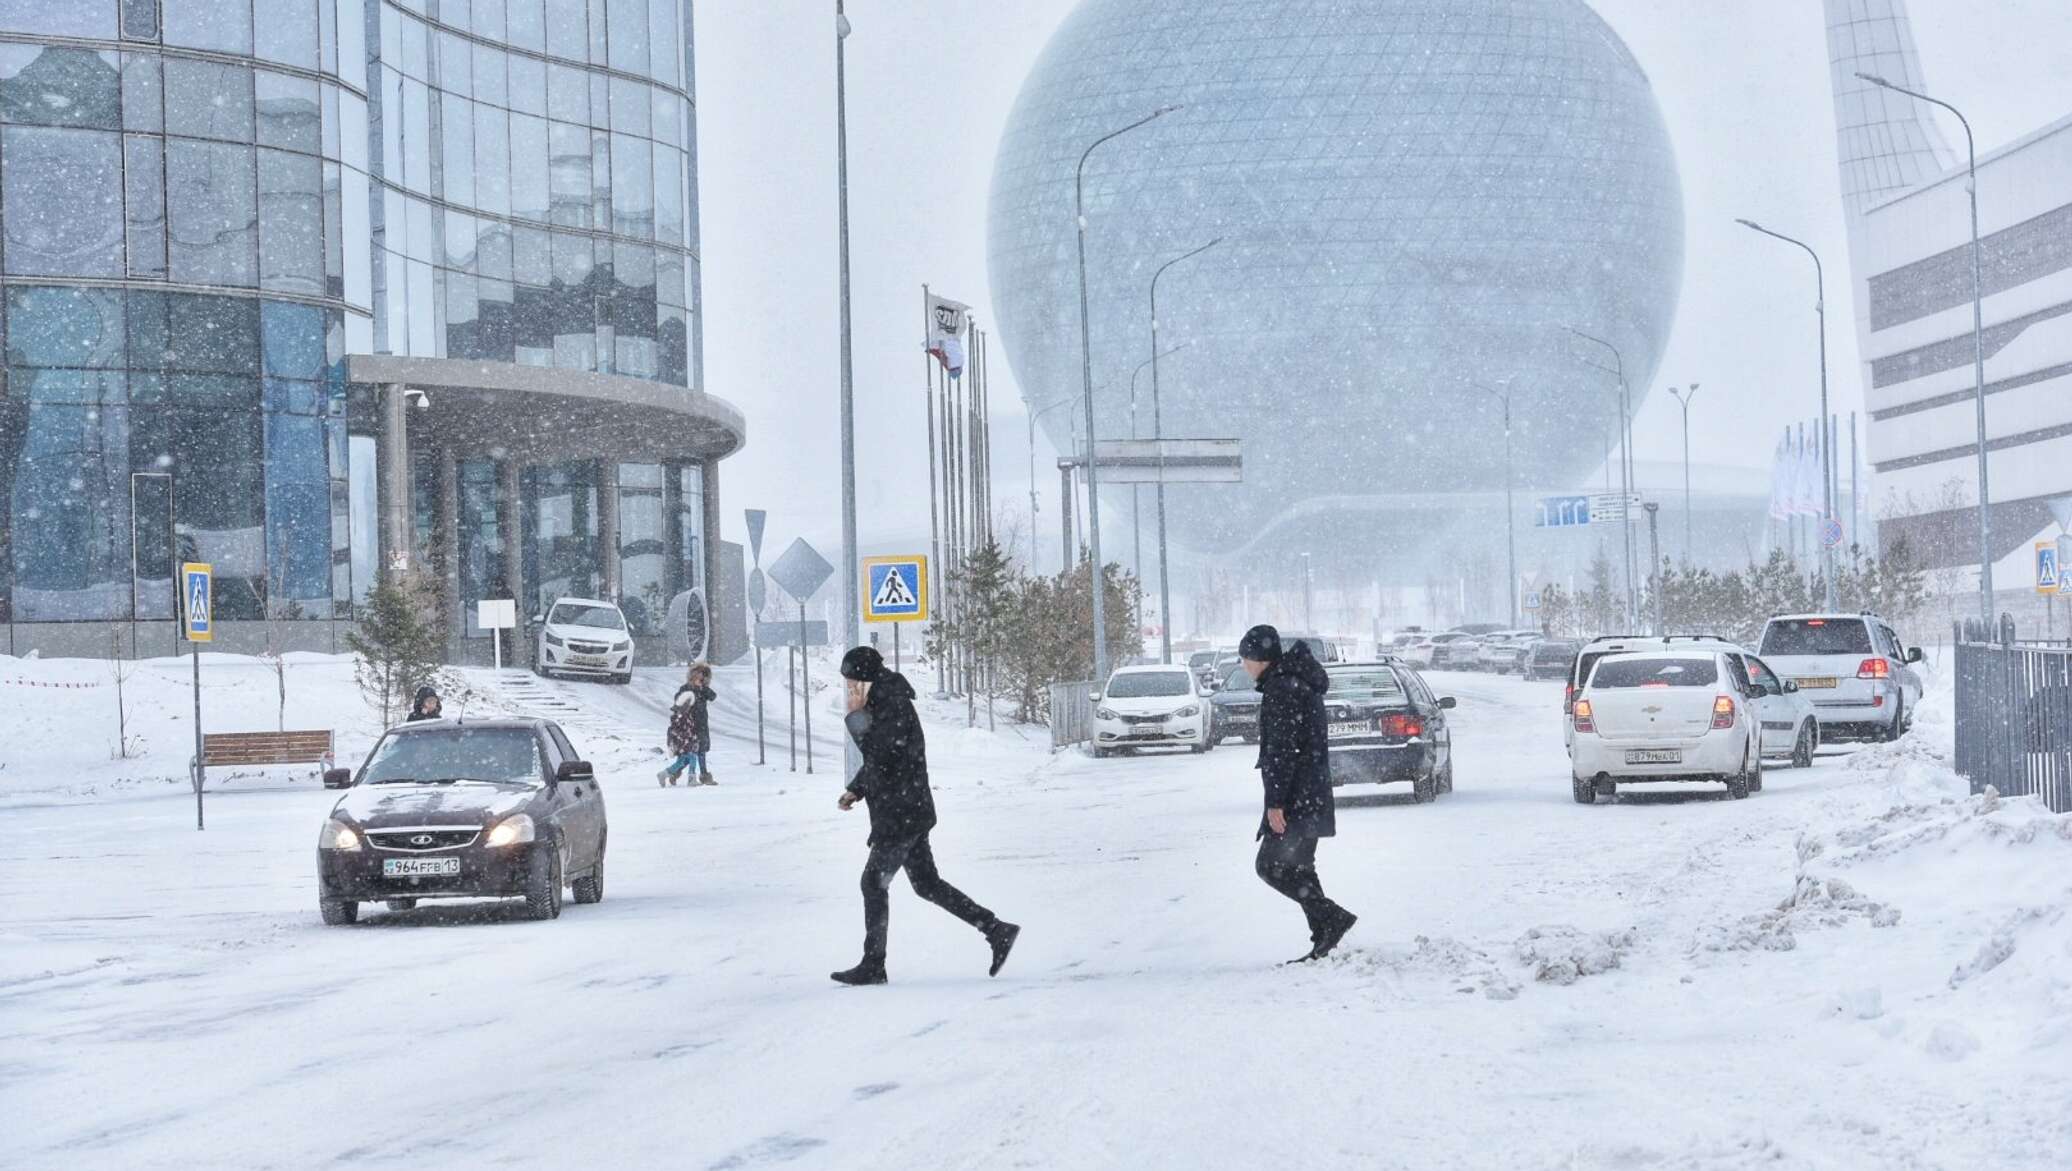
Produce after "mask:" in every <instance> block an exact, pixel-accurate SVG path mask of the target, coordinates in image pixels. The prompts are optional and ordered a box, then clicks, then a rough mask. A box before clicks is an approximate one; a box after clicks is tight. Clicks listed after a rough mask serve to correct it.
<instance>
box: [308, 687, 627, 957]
mask: <svg viewBox="0 0 2072 1171" xmlns="http://www.w3.org/2000/svg"><path fill="white" fill-rule="evenodd" d="M324 785H325V787H326V788H334V789H337V788H343V789H345V790H346V792H345V794H344V795H343V796H341V797H339V798H338V800H337V802H336V803H335V804H333V805H332V807H331V812H330V813H329V814H328V815H327V816H326V817H325V819H324V827H323V830H322V831H321V832H320V833H319V834H318V835H317V906H318V909H319V910H321V911H322V913H323V917H324V922H326V923H329V924H332V925H334V926H335V925H340V924H346V923H351V922H353V921H354V920H355V919H357V918H358V917H359V913H360V904H361V903H363V902H385V903H387V904H388V907H389V909H390V910H392V911H407V910H409V909H411V908H412V907H415V906H416V905H417V904H418V901H419V900H421V899H455V898H523V899H524V900H525V903H526V906H527V907H528V908H529V909H530V910H531V911H532V915H533V917H534V918H535V919H552V918H555V917H557V916H559V915H560V914H561V891H562V887H563V886H564V885H566V886H568V887H569V888H570V890H571V891H572V892H573V893H574V895H575V900H576V902H578V903H594V902H597V901H598V900H599V899H602V898H603V897H604V849H605V837H606V824H605V815H604V792H603V790H601V789H600V788H599V787H598V784H597V778H596V775H595V774H594V772H593V771H592V770H591V767H590V764H589V762H587V761H585V760H583V759H582V757H581V756H580V755H578V754H577V752H576V750H575V746H574V745H572V744H570V743H569V741H568V737H567V736H566V735H564V734H563V733H562V731H561V728H560V727H559V726H558V725H556V724H554V723H553V722H552V721H549V720H469V721H467V722H465V723H462V722H461V721H458V720H436V721H425V722H422V723H416V724H403V725H400V726H398V727H395V728H391V729H389V730H388V732H386V733H385V734H383V736H382V738H381V739H380V740H379V741H377V742H376V743H375V745H374V750H373V751H372V752H370V753H368V754H367V759H366V761H365V762H364V763H363V764H361V765H360V769H359V773H358V775H357V776H355V775H354V773H353V772H352V771H350V770H348V769H342V768H341V769H332V770H330V771H329V772H327V773H325V774H324Z"/></svg>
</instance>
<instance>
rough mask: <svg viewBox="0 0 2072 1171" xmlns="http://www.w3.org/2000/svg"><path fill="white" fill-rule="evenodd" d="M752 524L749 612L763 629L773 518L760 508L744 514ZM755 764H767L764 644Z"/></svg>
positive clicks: (758, 654)
mask: <svg viewBox="0 0 2072 1171" xmlns="http://www.w3.org/2000/svg"><path fill="white" fill-rule="evenodd" d="M742 515H743V516H744V517H746V519H747V521H748V556H749V560H750V562H751V564H753V565H754V566H755V568H754V569H752V570H750V571H749V574H748V611H749V613H750V614H752V615H754V623H753V626H751V629H753V628H754V627H755V626H761V625H762V621H763V603H764V602H766V601H768V600H769V599H768V592H769V591H768V588H767V587H766V586H765V585H764V584H763V525H764V523H765V522H766V521H768V520H769V519H770V514H769V513H767V512H765V511H763V510H762V509H760V508H749V509H744V510H742ZM754 649H755V762H756V763H757V764H763V763H765V758H764V753H763V644H762V640H761V639H757V640H756V642H755V646H754Z"/></svg>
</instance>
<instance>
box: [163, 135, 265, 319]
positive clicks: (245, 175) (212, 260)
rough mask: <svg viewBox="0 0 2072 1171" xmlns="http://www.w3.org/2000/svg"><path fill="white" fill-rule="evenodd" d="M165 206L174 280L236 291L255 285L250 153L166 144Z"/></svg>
mask: <svg viewBox="0 0 2072 1171" xmlns="http://www.w3.org/2000/svg"><path fill="white" fill-rule="evenodd" d="M166 205H167V207H166V210H167V223H168V227H169V236H170V247H169V249H168V252H169V259H170V261H171V265H170V268H171V271H172V276H173V279H174V280H178V281H185V282H189V283H193V284H204V285H229V286H232V287H236V288H250V287H252V286H253V285H255V284H257V283H258V250H259V247H258V246H259V224H258V220H259V209H258V199H257V197H256V195H255V194H254V191H253V167H252V148H251V147H248V146H233V145H228V144H224V143H213V142H188V141H185V140H182V139H169V140H167V142H166Z"/></svg>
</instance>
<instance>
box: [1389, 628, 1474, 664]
mask: <svg viewBox="0 0 2072 1171" xmlns="http://www.w3.org/2000/svg"><path fill="white" fill-rule="evenodd" d="M1467 637H1468V636H1467V635H1465V634H1462V633H1461V632H1460V631H1458V630H1446V631H1441V632H1440V633H1438V634H1428V635H1425V636H1424V637H1423V638H1420V639H1419V640H1417V641H1416V642H1414V643H1411V644H1410V645H1409V646H1407V647H1405V648H1403V651H1402V655H1403V659H1404V661H1405V662H1408V663H1410V664H1411V665H1413V666H1418V667H1434V666H1437V665H1438V664H1437V662H1436V661H1435V660H1437V659H1438V657H1439V648H1440V647H1442V646H1445V645H1447V644H1448V643H1454V642H1459V641H1460V640H1462V639H1464V638H1467Z"/></svg>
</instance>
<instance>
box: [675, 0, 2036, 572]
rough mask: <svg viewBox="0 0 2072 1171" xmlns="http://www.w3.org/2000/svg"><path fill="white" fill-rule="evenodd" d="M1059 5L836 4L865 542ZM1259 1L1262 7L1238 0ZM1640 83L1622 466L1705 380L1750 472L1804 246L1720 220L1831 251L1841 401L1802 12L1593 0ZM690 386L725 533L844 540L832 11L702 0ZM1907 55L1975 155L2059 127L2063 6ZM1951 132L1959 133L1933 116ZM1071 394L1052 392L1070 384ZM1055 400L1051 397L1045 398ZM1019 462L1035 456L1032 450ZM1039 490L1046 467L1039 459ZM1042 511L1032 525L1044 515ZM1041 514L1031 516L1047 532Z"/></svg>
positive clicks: (1705, 409) (1646, 447)
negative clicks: (1661, 178) (1917, 61)
mask: <svg viewBox="0 0 2072 1171" xmlns="http://www.w3.org/2000/svg"><path fill="white" fill-rule="evenodd" d="M1076 2H1077V0H849V5H848V8H849V18H850V21H851V23H852V24H853V26H854V34H853V35H852V36H851V37H850V39H849V43H848V68H849V86H848V96H849V169H850V203H849V210H850V230H851V234H852V242H851V264H852V279H853V282H854V286H853V288H854V292H853V302H852V303H853V313H854V328H855V372H856V397H857V411H858V437H857V445H858V452H859V461H860V462H859V473H858V500H859V512H860V516H861V521H860V526H861V543H862V545H863V546H864V548H865V551H870V550H871V549H872V548H873V547H875V546H881V545H882V544H883V543H884V542H886V541H888V540H889V541H893V542H895V543H897V542H899V541H901V540H908V539H910V538H911V537H912V536H913V535H914V534H917V533H918V534H925V533H926V531H927V523H928V497H927V487H926V485H927V454H926V447H925V442H926V435H925V425H924V415H923V410H924V400H923V396H922V389H921V388H922V369H923V367H922V362H923V358H922V355H921V353H920V348H919V346H920V337H921V321H920V317H921V310H920V287H921V285H922V283H923V282H926V283H928V284H930V285H931V286H933V287H934V289H935V290H936V291H937V292H940V293H943V294H945V295H948V296H952V297H955V298H957V299H959V300H963V301H967V302H970V303H971V304H972V305H973V306H974V307H975V311H976V313H977V315H978V317H979V318H980V320H981V322H982V324H983V323H990V321H991V320H992V318H993V314H992V313H991V311H990V308H989V302H990V298H991V289H990V288H989V287H988V284H987V279H986V256H985V241H986V218H985V217H986V194H987V189H988V187H989V184H990V180H991V175H992V164H993V151H994V145H995V143H996V142H997V140H998V137H999V133H1000V129H1001V127H1002V126H1003V125H1004V124H1005V122H1006V119H1007V114H1008V111H1009V109H1010V108H1011V107H1012V105H1013V102H1014V98H1015V94H1016V93H1017V91H1018V90H1019V88H1020V85H1021V81H1022V79H1023V77H1024V76H1025V75H1026V74H1027V72H1028V70H1029V68H1030V66H1031V65H1032V64H1033V63H1034V62H1035V59H1036V56H1037V54H1038V53H1039V52H1040V51H1041V50H1042V48H1043V45H1044V43H1045V42H1046V41H1047V40H1048V39H1049V36H1050V33H1051V32H1052V30H1054V29H1055V28H1056V27H1057V25H1058V24H1059V22H1061V21H1062V20H1063V19H1064V17H1065V15H1066V14H1067V13H1068V12H1070V11H1071V9H1072V8H1073V6H1074V5H1075V4H1076ZM1260 2H1261V3H1270V2H1271V0H1260ZM1592 6H1593V7H1594V8H1595V9H1596V10H1597V11H1598V13H1599V14H1600V15H1601V16H1603V17H1604V18H1605V20H1606V21H1608V22H1609V23H1610V24H1611V26H1612V27H1613V28H1614V29H1616V30H1617V31H1618V33H1619V35H1620V36H1622V37H1624V38H1625V40H1626V43H1627V44H1628V45H1629V46H1631V48H1632V49H1633V51H1634V53H1635V55H1636V56H1638V58H1639V59H1640V62H1641V64H1642V65H1643V66H1644V67H1645V68H1646V69H1647V71H1648V74H1649V77H1650V78H1651V79H1652V80H1653V83H1654V88H1655V94H1656V97H1657V100H1658V101H1659V102H1660V103H1661V106H1662V112H1663V116H1664V119H1665V120H1666V121H1667V123H1668V126H1669V132H1670V135H1671V137H1672V139H1673V140H1674V142H1675V146H1676V154H1677V163H1678V167H1679V169H1680V171H1681V175H1682V182H1683V193H1684V209H1685V224H1684V284H1683V293H1682V298H1681V300H1680V301H1679V304H1678V310H1677V320H1676V327H1675V331H1674V333H1673V335H1672V337H1671V340H1670V344H1669V348H1668V351H1667V353H1666V355H1665V357H1664V359H1663V363H1662V369H1661V371H1660V373H1659V374H1658V375H1657V377H1656V379H1655V391H1654V393H1653V394H1651V395H1649V396H1648V398H1647V400H1646V402H1645V404H1644V406H1643V407H1642V409H1641V411H1640V416H1639V421H1638V434H1637V438H1636V448H1637V451H1638V454H1639V456H1640V458H1641V459H1643V460H1647V459H1653V458H1660V459H1673V458H1676V455H1677V452H1678V446H1677V445H1678V443H1679V441H1680V440H1679V431H1678V420H1677V406H1676V404H1675V402H1674V401H1672V400H1671V399H1670V398H1669V396H1668V395H1666V394H1663V393H1661V388H1662V387H1663V386H1667V385H1671V384H1675V385H1679V386H1681V385H1687V384H1689V383H1691V382H1694V381H1695V382H1698V383H1700V384H1701V385H1702V389H1701V390H1700V391H1699V394H1698V397H1697V401H1696V404H1695V405H1694V406H1693V408H1692V432H1693V436H1694V439H1693V444H1694V452H1693V458H1694V459H1695V460H1698V461H1709V462H1720V463H1743V464H1746V465H1748V466H1750V467H1752V468H1757V469H1762V468H1765V467H1767V465H1768V460H1769V455H1770V451H1771V448H1772V447H1773V445H1774V443H1775V437H1776V433H1777V426H1778V423H1779V421H1781V420H1782V419H1785V418H1808V417H1810V416H1811V415H1812V413H1813V410H1814V408H1813V406H1812V405H1811V404H1813V403H1814V402H1815V401H1817V400H1816V399H1815V395H1816V393H1817V365H1816V349H1815V335H1814V322H1813V315H1812V305H1813V293H1812V289H1811V282H1810V276H1809V275H1808V273H1807V270H1806V263H1805V261H1804V259H1803V256H1802V255H1801V254H1797V253H1795V252H1794V251H1793V250H1791V249H1789V248H1787V247H1785V246H1784V245H1781V244H1776V243H1774V242H1772V241H1766V240H1764V239H1763V238H1761V237H1758V236H1755V235H1753V234H1752V233H1750V232H1748V231H1747V230H1746V229H1743V228H1741V227H1738V226H1737V225H1735V224H1734V222H1733V221H1734V217H1736V216H1747V217H1749V218H1751V219H1755V220H1757V221H1760V222H1762V223H1764V224H1766V225H1768V226H1771V227H1775V228H1778V229H1780V230H1783V231H1789V232H1793V233H1794V234H1797V235H1800V236H1802V237H1803V238H1805V239H1807V240H1809V241H1810V242H1811V243H1813V244H1814V246H1815V247H1817V248H1819V249H1820V251H1821V253H1822V255H1823V257H1824V258H1825V259H1826V260H1827V262H1828V268H1829V272H1830V274H1831V277H1830V289H1829V306H1828V307H1829V310H1830V312H1829V332H1828V345H1829V353H1830V363H1831V371H1832V392H1833V395H1834V400H1835V404H1836V408H1837V409H1838V410H1840V411H1842V412H1845V413H1846V412H1847V411H1849V410H1850V409H1852V408H1853V407H1856V406H1857V405H1858V404H1859V403H1860V402H1861V398H1862V390H1861V375H1860V373H1859V367H1858V365H1857V357H1856V353H1857V351H1856V337H1855V326H1854V320H1855V318H1854V313H1855V309H1854V306H1853V304H1851V302H1850V293H1849V284H1848V282H1847V281H1845V280H1842V279H1840V278H1839V275H1838V274H1842V273H1845V272H1846V265H1847V245H1846V239H1845V233H1844V227H1843V222H1842V208H1841V201H1840V198H1839V196H1838V194H1837V185H1836V177H1835V176H1836V170H1835V157H1834V116H1833V106H1832V103H1831V101H1830V97H1829V92H1828V81H1827V64H1826V63H1827V46H1826V39H1825V34H1824V26H1823V23H1822V17H1821V5H1820V4H1819V3H1818V2H1817V0H1732V2H1730V3H1724V4H1721V3H1696V2H1685V3H1675V4H1664V3H1662V2H1661V0H1593V4H1592ZM694 7H695V21H696V36H697V45H696V48H697V67H698V77H697V98H698V138H699V158H698V167H699V183H700V186H701V189H702V196H701V211H702V220H703V229H702V231H703V246H704V258H705V267H704V297H705V379H706V388H707V389H708V390H710V391H711V392H712V393H714V394H717V395H720V396H721V397H723V398H726V399H728V400H730V401H732V402H734V403H735V404H737V405H739V406H740V407H741V408H742V409H743V410H744V411H746V413H747V415H748V429H749V444H748V448H747V450H746V451H744V452H743V453H741V454H740V455H737V456H735V457H733V458H732V459H730V460H728V461H727V462H726V463H725V465H723V468H722V471H721V496H722V498H721V504H722V515H723V518H724V526H723V535H724V536H725V537H726V538H727V539H730V540H737V541H740V540H745V526H744V525H743V523H742V520H741V510H742V509H743V508H746V507H762V508H767V509H769V510H770V514H771V516H770V532H769V537H768V538H767V540H768V542H769V544H770V546H771V547H773V548H779V549H781V548H782V546H783V545H784V544H786V543H788V542H789V541H790V539H791V538H792V537H793V536H798V535H805V536H806V537H807V538H808V539H810V540H812V541H814V542H815V543H816V544H817V545H819V546H820V548H821V549H822V551H823V552H825V553H827V554H828V555H829V556H830V557H834V556H835V555H836V553H837V550H838V548H839V535H840V480H839V466H840V465H839V456H840V447H839V429H838V428H839V421H838V393H839V385H840V383H839V365H838V353H839V351H838V333H837V329H838V317H837V298H836V290H837V282H836V260H835V257H836V251H835V242H836V227H835V136H834V125H835V103H834V42H833V28H834V17H833V8H834V5H833V2H832V0H696V2H695V5H694ZM1911 8H1912V12H1913V17H1914V26H1915V34H1916V36H1917V38H1918V41H1919V44H1920V47H1921V56H1922V64H1923V68H1924V69H1925V71H1926V74H1927V78H1928V82H1929V84H1930V85H1931V86H1932V87H1933V89H1934V90H1935V91H1936V92H1937V94H1938V95H1939V96H1942V97H1945V98H1947V99H1948V100H1950V101H1951V102H1953V103H1955V104H1957V105H1958V106H1960V107H1962V108H1963V109H1964V110H1965V112H1966V114H1967V116H1969V117H1970V118H1971V121H1972V125H1973V126H1974V128H1975V129H1976V131H1977V133H1978V138H1979V148H1980V150H1981V151H1985V150H1990V149H1992V148H1993V147H1995V146H1998V145H2001V144H2003V143H2006V142H2009V141H2012V140H2013V139H2016V138H2019V137H2021V136H2022V135H2024V134H2026V133H2028V132H2029V131H2031V130H2034V129H2036V128H2037V127H2039V126H2042V125H2044V124H2045V123H2047V122H2049V121H2052V120H2054V119H2056V118H2058V117H2062V116H2063V115H2065V114H2066V113H2068V112H2072V89H2068V87H2067V85H2066V81H2065V79H2066V78H2067V77H2072V0H1912V5H1911ZM1948 131H1949V137H1950V139H1951V141H1952V142H1953V143H1954V144H1959V145H1960V147H1961V143H1962V141H1963V138H1962V134H1961V132H1960V131H1959V130H1958V129H1957V128H1956V126H1955V124H1954V122H1952V123H1950V124H1949V126H1948ZM993 353H994V358H995V361H994V365H993V371H994V384H993V389H994V395H993V401H994V405H995V426H994V433H995V451H996V457H995V458H996V471H997V473H998V480H997V485H998V486H997V488H996V494H997V495H996V498H997V499H998V500H1000V501H1002V502H1013V501H1020V500H1023V499H1025V497H1026V493H1027V474H1026V470H1025V469H1026V467H1027V460H1028V454H1027V450H1028V449H1027V444H1026V441H1025V431H1024V429H1023V416H1022V414H1021V412H1020V404H1019V390H1018V388H1017V387H1016V385H1015V383H1014V380H1013V371H1012V369H1011V367H1009V365H1008V363H1007V360H1006V359H1007V354H1006V348H1005V346H1004V345H1000V344H996V345H995V348H994V351H993ZM1064 389H1070V388H1064ZM1051 393H1054V391H1052V390H1045V391H1044V392H1043V397H1044V398H1046V399H1047V398H1048V397H1049V395H1050V394H1051ZM1037 442H1038V444H1039V447H1038V457H1037V458H1038V461H1039V469H1040V468H1041V466H1042V465H1043V464H1045V463H1048V461H1049V460H1050V459H1051V457H1052V453H1051V452H1050V450H1049V448H1048V447H1047V446H1046V445H1044V444H1043V440H1042V438H1041V436H1040V435H1039V437H1038V440H1037ZM1038 475H1039V483H1040V484H1043V485H1046V486H1050V488H1051V492H1052V493H1053V494H1054V493H1055V487H1054V485H1055V475H1054V473H1052V474H1049V475H1046V474H1045V473H1043V472H1042V471H1041V470H1039V472H1038ZM1051 507H1052V506H1051V504H1050V503H1049V502H1048V501H1047V502H1046V504H1045V508H1046V510H1048V509H1049V508H1051ZM1047 524H1048V514H1047V513H1046V525H1047Z"/></svg>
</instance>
